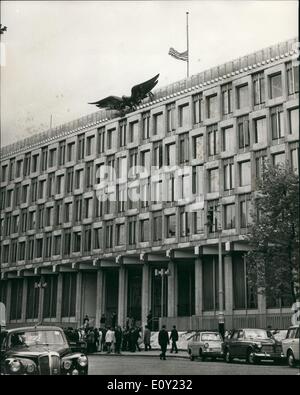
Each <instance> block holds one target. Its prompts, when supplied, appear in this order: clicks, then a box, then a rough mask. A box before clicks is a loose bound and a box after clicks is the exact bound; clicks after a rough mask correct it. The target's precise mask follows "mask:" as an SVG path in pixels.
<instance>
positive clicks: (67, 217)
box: [64, 202, 72, 223]
mask: <svg viewBox="0 0 300 395" xmlns="http://www.w3.org/2000/svg"><path fill="white" fill-rule="evenodd" d="M64 214H65V218H64V222H65V223H69V222H72V202H66V203H65V209H64Z"/></svg>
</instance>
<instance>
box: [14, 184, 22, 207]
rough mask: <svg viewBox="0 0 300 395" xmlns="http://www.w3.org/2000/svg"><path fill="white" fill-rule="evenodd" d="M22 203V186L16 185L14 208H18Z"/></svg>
mask: <svg viewBox="0 0 300 395" xmlns="http://www.w3.org/2000/svg"><path fill="white" fill-rule="evenodd" d="M20 202H21V184H20V183H18V184H15V191H14V207H15V208H16V207H18V206H19V204H20Z"/></svg>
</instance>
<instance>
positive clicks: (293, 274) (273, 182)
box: [247, 163, 300, 303]
mask: <svg viewBox="0 0 300 395" xmlns="http://www.w3.org/2000/svg"><path fill="white" fill-rule="evenodd" d="M253 203H254V204H253V207H254V210H253V212H252V214H251V216H252V219H253V223H252V225H251V227H250V229H249V235H248V240H249V242H250V246H251V251H249V252H248V254H247V271H248V281H249V284H250V285H251V286H255V287H256V288H257V290H258V292H260V293H264V294H265V295H266V296H267V297H271V298H276V299H279V298H281V299H286V300H290V301H291V303H293V302H295V301H296V299H297V298H298V297H299V296H300V294H299V284H300V282H299V275H300V270H299V176H298V175H297V174H295V173H294V172H293V171H292V170H291V169H290V168H289V167H288V166H283V165H281V166H276V167H274V166H271V165H270V164H269V163H266V164H265V166H264V172H263V176H262V178H261V179H260V180H259V181H258V191H257V192H256V194H255V197H254V202H253Z"/></svg>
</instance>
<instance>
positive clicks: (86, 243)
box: [83, 226, 92, 253]
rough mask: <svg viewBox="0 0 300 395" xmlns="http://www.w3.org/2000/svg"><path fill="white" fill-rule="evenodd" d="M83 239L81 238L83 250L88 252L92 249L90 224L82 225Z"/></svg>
mask: <svg viewBox="0 0 300 395" xmlns="http://www.w3.org/2000/svg"><path fill="white" fill-rule="evenodd" d="M83 234H84V240H83V251H84V252H85V253H90V252H91V249H92V229H91V227H90V226H85V227H84V231H83Z"/></svg>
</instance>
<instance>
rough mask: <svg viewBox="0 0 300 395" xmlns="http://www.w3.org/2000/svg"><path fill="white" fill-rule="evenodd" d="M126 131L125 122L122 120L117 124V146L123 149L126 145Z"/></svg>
mask: <svg viewBox="0 0 300 395" xmlns="http://www.w3.org/2000/svg"><path fill="white" fill-rule="evenodd" d="M126 129H127V121H126V120H123V121H120V122H119V146H120V147H125V145H126Z"/></svg>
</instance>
